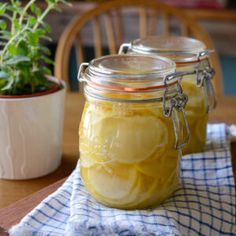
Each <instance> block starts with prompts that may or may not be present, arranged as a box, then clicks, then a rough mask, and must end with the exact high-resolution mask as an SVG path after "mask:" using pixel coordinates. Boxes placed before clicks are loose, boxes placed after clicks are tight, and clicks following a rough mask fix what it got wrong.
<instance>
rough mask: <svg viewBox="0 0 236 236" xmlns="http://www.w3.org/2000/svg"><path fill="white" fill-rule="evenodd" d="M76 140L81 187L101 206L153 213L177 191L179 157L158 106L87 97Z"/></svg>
mask: <svg viewBox="0 0 236 236" xmlns="http://www.w3.org/2000/svg"><path fill="white" fill-rule="evenodd" d="M175 112H176V113H177V111H175ZM175 112H173V113H175ZM173 115H177V114H173ZM177 120H180V119H177ZM79 136H80V145H79V149H80V168H81V176H82V179H83V182H84V185H85V186H86V188H87V189H88V190H89V192H90V193H91V194H92V195H93V196H94V197H95V198H96V199H97V200H98V201H99V202H101V203H102V204H104V205H107V206H109V207H116V208H122V209H142V208H147V207H152V206H155V205H158V204H160V203H161V202H163V201H164V200H165V199H166V198H168V197H169V196H170V195H171V194H172V192H173V191H174V190H175V189H176V187H177V185H178V179H179V161H180V158H181V154H180V152H179V150H176V149H175V148H174V147H175V139H176V137H175V133H174V131H173V124H172V120H171V118H168V117H164V116H163V106H162V102H150V103H129V102H112V101H102V100H98V99H90V98H88V97H87V101H86V104H85V108H84V111H83V115H82V120H81V123H80V128H79Z"/></svg>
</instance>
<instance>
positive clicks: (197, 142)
mask: <svg viewBox="0 0 236 236" xmlns="http://www.w3.org/2000/svg"><path fill="white" fill-rule="evenodd" d="M124 52H126V53H127V54H134V53H135V54H143V55H161V56H165V57H168V58H170V59H171V60H173V61H175V63H176V67H177V71H180V72H183V74H184V76H183V79H182V87H183V90H184V93H186V94H187V96H188V99H189V101H188V104H187V106H186V109H185V111H186V116H187V121H188V124H189V130H190V139H189V143H188V145H187V146H186V147H185V148H184V149H183V154H189V153H196V152H202V151H203V150H204V147H205V143H206V133H207V122H208V111H209V110H211V109H213V108H214V107H215V105H216V100H215V94H214V88H213V85H212V83H211V79H212V77H213V75H214V70H213V69H212V67H211V65H210V62H209V53H210V50H206V46H205V44H204V43H202V42H201V41H199V40H196V39H192V38H187V37H180V36H148V37H146V38H143V39H136V40H134V41H133V42H132V43H130V44H123V45H122V46H121V47H120V50H119V53H124Z"/></svg>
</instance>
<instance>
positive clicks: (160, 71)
mask: <svg viewBox="0 0 236 236" xmlns="http://www.w3.org/2000/svg"><path fill="white" fill-rule="evenodd" d="M175 69H176V65H175V63H174V62H173V61H172V60H170V59H168V58H165V57H160V56H154V55H153V56H149V55H148V56H146V55H128V54H127V55H123V54H122V55H119V54H115V55H107V56H103V57H100V58H96V59H93V60H92V61H91V62H90V63H89V64H88V67H87V68H86V70H85V72H84V75H83V76H84V78H85V81H86V82H87V83H88V84H89V85H91V86H98V87H100V88H101V87H103V88H105V89H113V90H119V91H130V92H136V91H145V90H148V89H154V88H162V87H165V83H164V79H165V77H166V76H167V75H170V74H173V73H174V72H175ZM176 81H177V79H176ZM167 83H168V85H171V84H173V83H175V80H172V81H170V82H169V81H168V82H167Z"/></svg>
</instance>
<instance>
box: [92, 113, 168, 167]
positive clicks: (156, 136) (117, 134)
mask: <svg viewBox="0 0 236 236" xmlns="http://www.w3.org/2000/svg"><path fill="white" fill-rule="evenodd" d="M94 130H95V132H98V136H99V143H100V145H101V146H103V149H102V150H100V151H101V152H102V153H103V155H106V158H107V159H112V160H116V161H119V162H122V163H137V162H140V161H142V160H145V159H146V158H148V157H149V156H150V155H151V154H152V152H153V151H154V150H155V149H156V148H157V147H159V148H162V147H163V146H164V145H166V144H167V142H168V129H167V127H166V125H165V123H163V121H162V120H160V119H157V118H155V117H153V116H131V117H111V118H104V119H103V120H101V121H100V122H98V123H97V124H96V127H94Z"/></svg>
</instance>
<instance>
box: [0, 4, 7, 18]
mask: <svg viewBox="0 0 236 236" xmlns="http://www.w3.org/2000/svg"><path fill="white" fill-rule="evenodd" d="M6 7H7V3H0V15H2V14H4V13H5V12H6Z"/></svg>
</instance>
